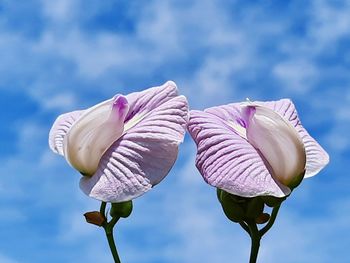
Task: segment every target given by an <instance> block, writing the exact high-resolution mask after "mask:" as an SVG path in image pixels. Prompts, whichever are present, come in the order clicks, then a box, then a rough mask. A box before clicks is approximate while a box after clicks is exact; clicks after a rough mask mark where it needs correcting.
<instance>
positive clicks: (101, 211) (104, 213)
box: [100, 202, 107, 217]
mask: <svg viewBox="0 0 350 263" xmlns="http://www.w3.org/2000/svg"><path fill="white" fill-rule="evenodd" d="M106 205H107V203H106V202H101V206H100V213H101V215H103V216H105V217H106Z"/></svg>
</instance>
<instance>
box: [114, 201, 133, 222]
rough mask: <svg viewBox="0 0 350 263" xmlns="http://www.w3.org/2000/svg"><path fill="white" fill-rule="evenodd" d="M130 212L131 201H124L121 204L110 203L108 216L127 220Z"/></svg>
mask: <svg viewBox="0 0 350 263" xmlns="http://www.w3.org/2000/svg"><path fill="white" fill-rule="evenodd" d="M131 212H132V201H131V200H130V201H125V202H121V203H112V206H111V211H110V215H111V217H123V218H127V217H128V216H130V214H131Z"/></svg>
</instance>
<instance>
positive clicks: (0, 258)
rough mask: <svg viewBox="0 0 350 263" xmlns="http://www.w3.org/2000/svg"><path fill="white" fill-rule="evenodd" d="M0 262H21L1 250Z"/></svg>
mask: <svg viewBox="0 0 350 263" xmlns="http://www.w3.org/2000/svg"><path fill="white" fill-rule="evenodd" d="M0 262H1V263H19V262H18V261H16V260H14V259H12V258H9V257H7V256H5V255H4V254H2V253H1V252H0Z"/></svg>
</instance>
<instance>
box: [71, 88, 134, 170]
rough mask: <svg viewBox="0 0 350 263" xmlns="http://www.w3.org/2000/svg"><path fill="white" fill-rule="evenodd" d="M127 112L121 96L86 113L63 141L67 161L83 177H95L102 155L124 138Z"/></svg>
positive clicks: (126, 103) (124, 101)
mask: <svg viewBox="0 0 350 263" xmlns="http://www.w3.org/2000/svg"><path fill="white" fill-rule="evenodd" d="M128 109H129V106H128V102H127V100H126V98H125V97H124V96H121V95H120V96H116V97H115V98H113V99H112V100H108V101H105V102H102V103H100V104H98V105H96V106H94V107H92V108H90V109H88V110H86V112H85V113H84V114H83V115H82V116H81V117H80V118H79V119H78V120H77V121H76V122H75V123H74V125H73V126H72V127H71V129H70V130H69V131H68V133H67V135H66V136H65V138H64V156H65V158H66V159H67V161H68V162H69V163H70V164H71V165H72V166H73V167H74V168H76V169H77V170H78V171H80V172H81V173H82V174H83V175H88V176H91V175H93V174H94V173H95V172H96V170H97V167H98V164H99V162H100V159H101V157H102V155H103V154H104V153H105V151H106V150H107V149H108V148H109V147H110V146H111V145H112V144H113V143H114V142H115V141H116V140H117V139H118V138H119V137H120V136H121V135H122V134H123V131H124V119H125V116H126V114H127V112H128Z"/></svg>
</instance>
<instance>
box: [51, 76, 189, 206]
mask: <svg viewBox="0 0 350 263" xmlns="http://www.w3.org/2000/svg"><path fill="white" fill-rule="evenodd" d="M187 115H188V105H187V100H186V98H185V97H184V96H178V93H177V87H176V85H175V83H174V82H171V81H169V82H167V83H165V84H164V85H162V86H159V87H153V88H150V89H147V90H144V91H142V92H135V93H131V94H129V95H126V96H123V95H116V96H114V97H113V98H112V99H110V100H107V101H104V102H101V103H99V104H97V105H95V106H93V107H91V108H89V109H86V110H79V111H73V112H69V113H66V114H63V115H61V116H59V117H58V118H57V119H56V121H55V123H54V124H53V126H52V128H51V131H50V135H49V145H50V148H51V149H52V150H53V151H54V152H55V153H58V154H60V155H62V156H64V157H65V158H66V160H67V162H68V163H69V164H70V165H71V166H72V167H74V168H75V169H77V170H78V171H79V172H81V173H82V174H83V175H84V176H83V177H82V178H81V180H80V187H81V189H82V190H83V192H84V193H86V194H87V195H89V196H90V197H93V198H95V199H98V200H101V201H105V202H122V201H128V200H131V199H134V198H136V197H138V196H140V195H142V194H143V193H145V192H147V191H148V190H149V189H151V188H152V187H153V186H154V185H156V184H158V183H159V182H160V181H161V180H162V179H163V178H164V177H165V176H166V175H167V174H168V172H169V171H170V169H171V167H172V166H173V164H174V162H175V161H176V158H177V154H178V145H179V144H180V143H181V142H182V141H183V138H184V134H185V126H186V121H187Z"/></svg>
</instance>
